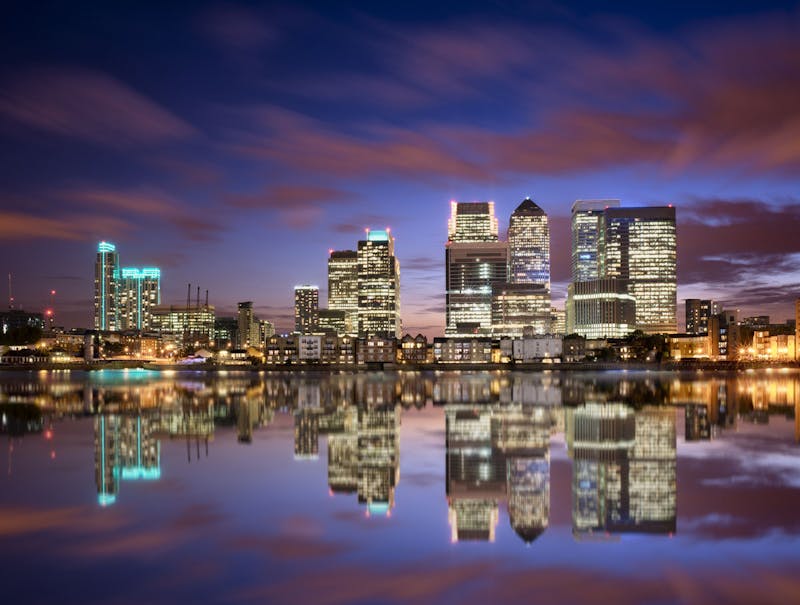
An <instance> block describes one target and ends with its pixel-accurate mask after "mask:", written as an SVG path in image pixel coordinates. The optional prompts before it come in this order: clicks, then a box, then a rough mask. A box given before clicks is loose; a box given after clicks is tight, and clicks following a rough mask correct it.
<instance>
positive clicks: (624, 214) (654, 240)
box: [598, 206, 678, 334]
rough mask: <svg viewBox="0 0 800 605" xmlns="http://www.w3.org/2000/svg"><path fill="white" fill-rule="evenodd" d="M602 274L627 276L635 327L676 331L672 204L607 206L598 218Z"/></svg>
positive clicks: (618, 276) (624, 278)
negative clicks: (633, 206) (625, 206)
mask: <svg viewBox="0 0 800 605" xmlns="http://www.w3.org/2000/svg"><path fill="white" fill-rule="evenodd" d="M600 233H601V237H600V239H599V243H600V245H599V246H598V269H599V274H600V276H601V277H610V278H616V279H623V280H627V282H628V294H630V295H631V296H633V298H634V299H635V300H636V328H637V329H639V330H642V331H643V332H645V333H647V334H673V333H675V332H676V331H677V328H678V321H677V289H678V282H677V237H676V230H675V209H674V208H673V207H671V206H660V207H647V208H608V209H606V210H605V211H604V212H603V214H602V215H601V217H600Z"/></svg>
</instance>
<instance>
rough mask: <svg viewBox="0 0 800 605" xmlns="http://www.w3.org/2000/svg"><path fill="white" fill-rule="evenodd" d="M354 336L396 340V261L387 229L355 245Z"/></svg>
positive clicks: (398, 329) (399, 330) (398, 328)
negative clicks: (356, 253) (356, 286)
mask: <svg viewBox="0 0 800 605" xmlns="http://www.w3.org/2000/svg"><path fill="white" fill-rule="evenodd" d="M358 335H359V336H388V337H393V338H400V337H401V336H402V325H401V321H400V262H399V261H398V260H397V258H396V257H395V255H394V238H393V237H392V236H391V235H390V234H389V232H388V230H386V231H383V230H368V231H367V238H366V239H365V240H361V241H359V242H358Z"/></svg>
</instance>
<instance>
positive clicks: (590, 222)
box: [572, 200, 619, 281]
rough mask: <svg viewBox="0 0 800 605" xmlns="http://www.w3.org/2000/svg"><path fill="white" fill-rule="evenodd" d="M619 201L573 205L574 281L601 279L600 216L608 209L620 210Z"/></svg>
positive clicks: (592, 201) (577, 202) (581, 201)
mask: <svg viewBox="0 0 800 605" xmlns="http://www.w3.org/2000/svg"><path fill="white" fill-rule="evenodd" d="M618 207H619V200H577V201H576V202H575V203H574V204H572V281H589V280H592V279H597V278H598V277H600V275H599V273H598V264H597V263H598V258H597V249H598V246H599V238H600V216H601V215H602V214H603V212H604V211H605V209H606V208H618Z"/></svg>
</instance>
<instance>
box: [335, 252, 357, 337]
mask: <svg viewBox="0 0 800 605" xmlns="http://www.w3.org/2000/svg"><path fill="white" fill-rule="evenodd" d="M328 309H331V310H335V311H343V312H344V314H345V316H344V322H345V328H344V330H345V331H344V333H345V334H348V335H350V336H355V335H356V334H357V333H358V252H356V251H355V250H333V251H331V253H330V256H329V257H328Z"/></svg>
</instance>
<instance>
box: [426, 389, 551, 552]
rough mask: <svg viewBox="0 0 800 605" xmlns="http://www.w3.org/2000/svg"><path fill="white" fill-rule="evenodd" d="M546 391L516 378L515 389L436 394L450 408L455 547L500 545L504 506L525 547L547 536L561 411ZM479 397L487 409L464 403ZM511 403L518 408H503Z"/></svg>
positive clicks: (447, 415)
mask: <svg viewBox="0 0 800 605" xmlns="http://www.w3.org/2000/svg"><path fill="white" fill-rule="evenodd" d="M542 387H543V385H542V384H541V382H540V381H539V380H535V379H531V380H527V379H525V378H522V377H516V378H515V379H514V380H513V381H512V385H511V388H510V389H504V388H503V384H502V382H498V383H497V384H496V385H495V384H492V382H491V381H489V382H487V383H486V385H485V387H484V388H481V387H479V386H478V385H474V384H473V385H469V384H468V385H467V388H466V389H464V388H459V387H458V386H457V385H455V384H452V383H450V384H448V383H445V384H443V388H441V389H438V390H436V391H435V393H437V395H438V396H439V397H441V398H443V399H445V400H450V401H451V402H448V403H446V404H445V432H446V453H445V465H446V492H447V498H448V506H449V512H448V516H449V521H450V530H451V540H452V541H453V542H457V541H460V540H488V541H494V539H495V532H496V526H497V523H498V520H499V504H500V502H501V501H505V502H506V503H507V506H508V515H509V521H510V523H511V526H512V527H513V529H514V531H515V532H516V533H517V534H518V535H519V536H520V538H522V540H524V541H525V542H526V543H530V542H532V541H533V540H535V539H536V538H537V537H538V536H539V535H541V534H542V533H543V532H544V531H545V529H546V528H547V526H548V523H549V517H550V436H551V434H552V433H553V432H554V431H555V429H556V427H557V426H558V416H559V415H560V408H559V407H558V406H557V405H555V404H556V403H557V402H558V397H557V395H556V394H555V393H553V392H551V389H550V388H546V387H545V388H542ZM476 395H478V396H480V397H481V398H482V399H483V402H476V403H469V402H465V401H463V399H467V398H469V397H472V396H476ZM504 398H511V399H512V401H510V402H508V403H501V402H500V401H501V400H502V399H504ZM486 399H489V401H486ZM452 400H455V402H452ZM543 401H544V402H546V404H545V405H543V404H542V402H543Z"/></svg>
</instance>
